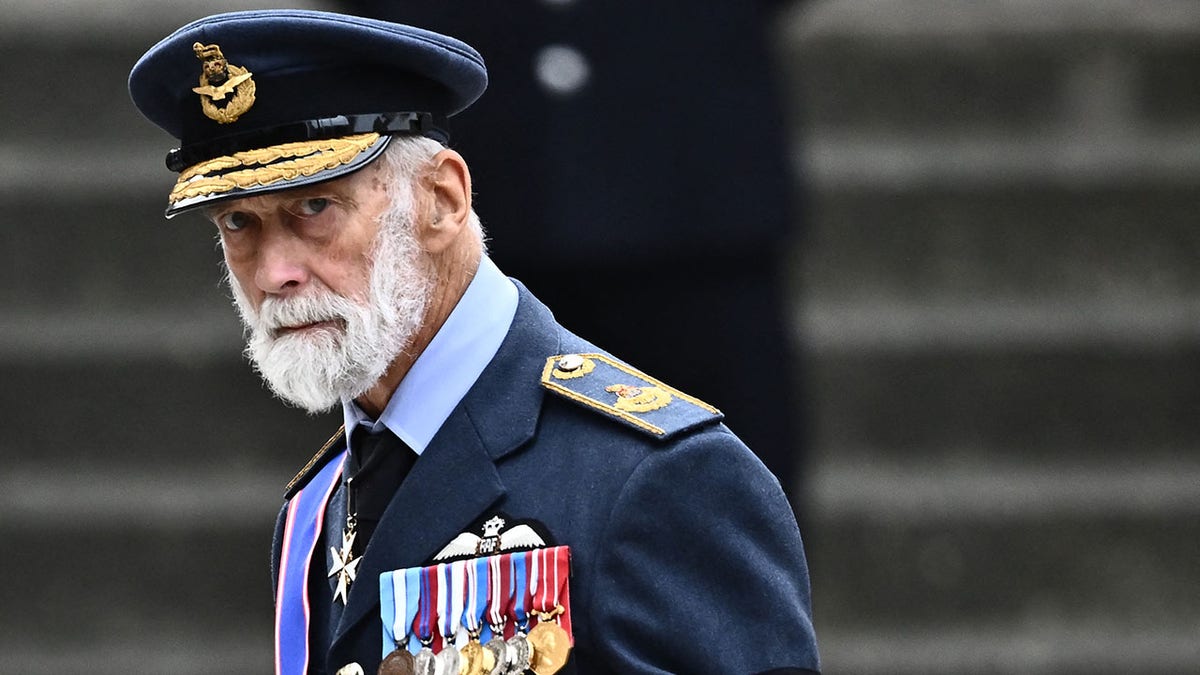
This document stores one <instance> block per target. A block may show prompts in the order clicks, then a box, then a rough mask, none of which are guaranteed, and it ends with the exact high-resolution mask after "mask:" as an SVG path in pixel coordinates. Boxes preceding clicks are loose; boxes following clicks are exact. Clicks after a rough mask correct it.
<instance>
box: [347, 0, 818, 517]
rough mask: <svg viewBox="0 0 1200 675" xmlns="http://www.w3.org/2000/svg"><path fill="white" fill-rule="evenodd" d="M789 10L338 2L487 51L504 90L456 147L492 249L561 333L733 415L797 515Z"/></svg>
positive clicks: (712, 4)
mask: <svg viewBox="0 0 1200 675" xmlns="http://www.w3.org/2000/svg"><path fill="white" fill-rule="evenodd" d="M783 4H784V3H781V2H779V1H778V0H771V1H760V0H753V1H747V0H720V1H717V0H711V1H707V2H696V1H695V0H659V1H656V2H651V3H642V4H640V5H638V6H637V7H636V8H634V7H630V6H625V5H621V4H619V3H613V2H597V1H595V0H510V1H507V2H489V1H485V0H441V1H439V2H393V1H390V0H343V1H342V9H343V10H344V11H348V12H351V13H357V14H361V15H364V16H373V17H377V18H382V19H387V20H390V21H397V22H400V23H407V24H411V25H414V26H422V27H425V28H429V29H430V30H434V31H439V32H444V33H446V34H449V35H456V36H459V37H461V39H463V40H464V41H466V42H467V43H469V44H472V45H475V46H476V48H477V49H479V51H480V53H481V54H483V56H484V59H485V60H486V61H487V63H488V68H489V70H490V73H491V81H490V82H489V89H488V92H487V94H486V95H485V96H483V97H482V98H481V99H480V101H479V102H478V103H477V104H476V106H475V107H473V108H471V109H470V110H467V111H466V112H464V114H463V115H462V116H460V117H459V118H458V119H456V120H455V124H454V129H453V134H454V141H453V146H454V148H455V149H457V150H458V151H460V152H462V153H463V155H464V156H465V157H466V158H467V160H468V161H469V162H471V166H472V167H473V174H472V175H473V177H474V178H475V184H476V185H477V186H478V192H479V193H480V212H481V213H486V214H488V215H487V222H485V223H484V225H485V226H486V227H487V228H488V231H489V233H491V234H493V235H494V241H493V242H491V244H490V249H491V255H492V257H493V258H494V259H495V260H496V262H497V264H498V265H499V266H500V267H501V268H502V269H504V270H506V271H508V272H509V273H510V274H512V275H513V276H514V277H516V278H518V279H521V280H522V281H523V282H524V283H525V284H526V285H528V286H529V288H530V290H532V291H533V292H534V293H535V294H537V295H538V296H539V297H542V298H545V301H546V303H547V304H548V305H549V306H551V307H554V312H555V316H556V318H557V319H558V320H559V321H560V322H562V324H563V325H565V326H567V327H568V328H570V329H572V330H575V331H579V332H581V333H582V334H584V335H592V336H594V337H593V338H592V339H594V340H595V341H596V342H597V343H598V344H602V345H605V348H606V349H609V350H611V351H612V352H613V353H614V354H616V355H617V356H618V357H619V358H621V359H623V360H625V361H628V362H629V363H630V364H632V365H634V366H635V367H638V368H643V369H646V370H647V371H648V372H650V374H651V375H653V376H655V377H658V378H661V379H662V380H664V381H666V382H672V383H678V384H675V385H674V386H678V387H680V388H681V389H683V390H685V391H689V392H693V393H694V395H695V396H697V397H699V398H701V399H703V400H705V401H711V402H712V403H713V405H715V406H716V407H718V408H720V409H721V410H722V412H724V413H725V415H726V422H727V423H728V424H729V425H730V427H731V428H732V429H733V430H734V431H735V432H736V433H738V434H739V435H740V436H741V437H742V438H743V440H745V441H746V444H747V445H748V446H750V448H751V449H752V450H754V452H755V453H756V454H758V456H759V457H760V458H761V459H762V460H763V462H764V463H765V464H766V465H767V467H768V468H769V469H771V471H772V472H773V473H775V475H776V476H777V477H778V478H779V479H780V481H781V482H782V484H783V486H784V489H785V490H786V491H787V492H788V494H789V498H790V499H791V501H792V503H793V506H797V505H798V504H799V502H798V498H799V494H798V487H799V485H800V480H801V475H800V471H799V469H800V465H801V459H802V451H803V448H804V442H803V434H804V432H805V428H804V425H803V422H802V420H803V414H802V410H803V409H802V407H801V405H800V404H801V401H800V397H799V396H798V395H797V393H796V391H795V389H796V387H795V383H796V381H797V359H796V358H795V356H794V349H793V344H792V331H791V330H790V327H791V325H792V321H791V316H790V304H789V302H788V298H787V296H786V289H785V284H784V280H785V269H784V264H785V261H786V259H787V255H788V254H789V252H790V244H791V243H792V242H793V238H794V236H795V233H796V224H797V223H796V220H797V213H798V210H797V209H796V208H795V207H796V203H795V200H794V197H793V187H794V185H795V183H796V178H795V176H794V175H793V172H792V164H791V161H790V152H789V134H788V133H787V127H786V126H785V123H784V115H783V109H782V102H781V101H780V97H779V96H778V93H777V92H778V85H779V82H778V81H777V77H776V75H777V71H776V68H775V67H774V65H775V62H774V59H773V58H772V54H771V53H770V49H769V43H768V36H769V33H768V31H769V28H770V26H772V25H773V21H774V19H775V14H776V11H777V10H778V9H779V7H780V6H782V5H783ZM513 167H524V170H522V171H514V170H513ZM801 515H802V513H801Z"/></svg>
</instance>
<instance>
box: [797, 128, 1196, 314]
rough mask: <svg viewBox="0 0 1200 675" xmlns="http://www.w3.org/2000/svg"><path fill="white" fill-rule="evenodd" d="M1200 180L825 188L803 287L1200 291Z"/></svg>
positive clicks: (999, 292)
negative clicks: (1198, 222) (1198, 219)
mask: <svg viewBox="0 0 1200 675" xmlns="http://www.w3.org/2000/svg"><path fill="white" fill-rule="evenodd" d="M1197 147H1198V149H1200V145H1198V146H1197ZM1198 185H1200V174H1198V175H1197V180H1196V181H1195V182H1190V183H1188V184H1182V183H1180V184H1172V183H1165V184H1159V183H1152V182H1142V183H1138V184H1127V185H1124V186H1107V187H1103V188H1101V187H1098V186H1097V187H1094V188H1078V187H1064V186H1057V185H1047V184H1040V185H1034V184H1029V185H1023V186H998V187H990V188H980V189H955V188H947V187H941V188H939V187H931V188H929V189H914V190H901V191H891V192H889V191H887V190H883V189H879V190H863V191H855V192H848V193H841V194H834V193H832V192H826V193H818V194H815V195H813V197H812V199H811V202H810V211H811V217H810V218H809V219H808V220H807V228H806V231H805V233H804V237H803V239H802V240H801V242H800V244H799V254H800V256H801V260H802V263H801V265H800V266H799V267H800V270H801V273H802V275H803V276H802V277H801V288H802V290H803V292H804V293H806V294H807V295H808V297H809V298H810V299H816V300H854V299H860V300H861V299H865V298H870V299H872V300H873V301H876V302H879V301H880V300H882V301H884V302H886V301H890V300H912V299H920V300H921V301H922V302H932V303H937V302H938V301H939V300H955V299H957V300H960V301H962V300H972V301H979V300H981V299H984V300H986V299H995V300H998V301H1001V302H1004V303H1005V304H1006V303H1007V302H1010V301H1016V302H1017V303H1020V302H1022V301H1030V300H1034V301H1036V300H1039V299H1043V298H1068V299H1071V300H1076V301H1078V300H1084V301H1092V302H1095V301H1097V300H1099V301H1103V300H1113V301H1120V300H1121V299H1123V298H1135V299H1138V300H1144V299H1149V298H1180V297H1183V298H1194V297H1200V266H1197V265H1196V264H1195V260H1196V259H1197V257H1200V233H1198V232H1197V230H1196V228H1195V227H1194V224H1193V221H1194V216H1195V213H1197V211H1200V190H1197V186H1198Z"/></svg>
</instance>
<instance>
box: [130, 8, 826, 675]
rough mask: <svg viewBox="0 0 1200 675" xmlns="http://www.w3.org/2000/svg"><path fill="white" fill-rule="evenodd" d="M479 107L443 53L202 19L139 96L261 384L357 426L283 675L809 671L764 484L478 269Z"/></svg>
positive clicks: (643, 385)
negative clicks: (211, 244) (201, 228)
mask: <svg viewBox="0 0 1200 675" xmlns="http://www.w3.org/2000/svg"><path fill="white" fill-rule="evenodd" d="M214 64H220V67H216V66H214ZM217 80H219V81H217ZM486 82H487V74H486V69H485V67H484V64H483V60H482V59H481V58H480V56H479V55H478V54H477V53H476V52H475V51H474V50H473V49H471V48H470V47H469V46H467V45H465V44H463V43H461V42H459V41H457V40H454V39H452V38H449V37H446V36H443V35H438V34H436V33H431V32H428V31H423V30H420V29H416V28H412V27H408V26H401V25H397V24H391V23H386V22H381V21H374V20H367V19H361V18H354V17H346V16H339V15H334V14H325V13H319V12H303V11H272V12H242V13H233V14H224V15H218V16H213V17H209V18H206V19H202V20H200V21H197V22H194V23H192V24H189V25H187V26H184V27H183V28H181V29H180V30H178V31H176V32H175V33H174V34H172V35H170V36H169V37H167V38H165V39H164V40H163V41H162V42H160V43H159V44H157V45H156V46H154V47H153V48H152V49H150V51H148V52H147V53H146V54H145V55H144V56H143V57H142V59H141V60H140V61H139V62H138V63H137V65H136V66H135V67H134V69H133V72H132V74H131V75H130V83H129V84H130V92H131V94H132V96H133V100H134V102H135V103H136V104H137V106H138V107H139V109H140V110H141V111H142V112H143V113H144V114H145V115H146V116H147V117H148V118H149V119H150V120H152V121H153V122H155V123H156V124H158V125H159V126H161V127H162V128H164V129H165V130H167V131H168V132H169V133H171V134H172V135H173V136H175V137H176V138H178V139H179V141H180V147H179V148H177V149H175V150H172V151H171V152H170V154H169V155H168V158H167V163H168V166H169V167H170V168H172V169H173V170H175V171H178V172H180V175H179V178H178V181H177V183H176V186H175V188H174V190H172V192H171V195H170V197H169V198H168V202H169V206H168V209H167V214H168V216H173V215H175V214H178V213H181V212H184V211H190V210H199V211H202V212H203V213H204V214H205V215H206V216H207V217H208V218H209V219H210V220H211V221H212V222H213V223H214V224H215V225H216V227H217V229H218V231H219V233H220V240H221V245H222V248H223V251H224V254H225V261H226V264H227V266H228V271H229V285H230V288H231V289H232V291H233V294H234V298H235V300H236V304H237V308H238V310H239V312H240V314H241V316H242V319H243V321H244V323H245V325H246V328H247V335H248V347H247V352H248V354H249V355H250V357H251V359H252V360H253V362H254V365H255V367H256V368H257V369H258V371H259V372H260V373H261V374H262V376H263V378H264V379H265V380H266V381H267V383H268V384H269V385H270V386H271V388H272V390H273V391H274V392H275V393H276V394H277V395H278V396H279V397H281V398H283V399H284V400H286V401H288V402H291V403H292V404H294V405H297V406H299V407H302V408H304V409H306V410H309V411H321V410H326V409H329V408H331V407H333V406H338V405H340V406H341V407H342V410H343V413H344V419H345V425H344V427H343V429H342V430H339V432H338V433H337V434H336V435H335V436H334V437H333V438H332V439H331V440H330V441H329V442H328V443H326V444H325V446H324V447H323V448H321V450H320V451H319V452H318V453H317V454H316V455H315V456H314V457H313V458H312V459H311V460H310V461H309V462H308V464H307V465H306V466H305V467H304V468H303V469H302V470H301V471H300V473H299V474H298V475H297V476H296V477H295V478H294V479H293V480H292V482H291V483H290V484H289V485H288V487H287V488H286V491H285V503H284V506H283V508H282V510H281V512H280V516H279V521H278V524H277V528H276V536H275V542H274V548H273V558H272V560H273V566H272V572H273V580H274V587H275V607H276V621H275V641H276V672H277V673H288V674H294V675H298V674H302V673H330V674H332V673H367V672H369V673H375V672H379V673H411V672H416V673H437V674H438V675H451V674H454V673H463V674H470V675H476V674H478V673H491V674H493V675H497V674H500V673H509V674H515V673H522V672H526V671H529V670H531V671H533V672H535V673H537V674H538V675H549V673H553V672H562V673H664V672H671V673H805V672H816V671H817V669H818V659H817V652H816V644H815V638H814V634H813V627H812V621H811V611H810V603H809V586H808V571H807V567H806V563H805V558H804V552H803V548H802V546H801V542H800V535H799V532H798V530H797V528H796V524H795V520H794V518H793V517H792V515H791V510H790V508H789V506H788V503H787V501H786V499H785V498H784V495H783V493H782V491H781V490H780V488H779V484H778V482H777V481H776V480H775V478H774V477H773V476H771V475H770V473H769V472H767V471H766V470H765V469H764V468H763V466H762V464H761V463H759V462H758V461H757V460H756V459H755V458H754V457H753V455H752V454H751V453H750V452H749V450H748V449H747V448H746V447H745V446H744V445H743V444H742V443H741V442H740V441H739V440H738V439H737V438H736V437H735V436H734V435H733V434H731V433H730V432H729V430H728V429H727V428H726V427H725V426H724V425H723V424H721V414H720V413H719V412H718V411H717V410H716V408H713V407H712V406H710V405H708V404H706V403H704V402H702V401H700V400H698V399H695V398H693V397H691V396H688V395H687V394H684V393H683V392H680V391H678V390H676V389H673V388H671V387H670V386H668V385H667V384H664V383H662V382H659V381H657V380H655V379H653V378H652V377H650V376H648V375H646V374H644V373H642V372H641V371H638V370H636V369H634V368H633V367H631V366H629V365H627V364H625V363H623V362H621V361H619V360H617V359H616V358H614V357H612V356H611V355H609V354H607V353H605V352H604V351H602V350H601V349H599V348H597V347H595V346H593V345H591V344H589V343H588V342H586V341H584V340H582V339H580V338H579V337H576V336H575V335H573V334H571V333H570V332H568V331H567V330H565V329H564V328H562V327H561V326H559V325H558V324H557V323H556V322H555V321H554V318H553V316H552V315H551V313H550V311H549V310H548V309H547V308H546V307H544V306H543V305H541V304H540V303H539V302H538V301H537V300H536V299H535V298H534V297H532V296H531V295H530V294H529V293H528V292H527V291H526V290H525V289H524V288H523V287H522V286H521V285H520V284H519V283H517V282H515V281H513V280H510V279H508V278H506V277H504V275H503V274H501V273H500V271H499V270H498V269H497V268H496V267H495V265H494V264H493V263H491V261H489V259H488V257H487V255H486V252H485V247H484V238H483V232H482V228H481V226H480V221H479V218H478V217H477V216H476V215H475V213H474V211H473V209H472V185H471V175H470V171H469V170H468V167H467V163H466V162H465V160H464V159H463V158H462V157H461V156H460V155H459V154H458V153H457V152H455V151H454V150H451V149H449V148H448V147H447V145H446V144H447V143H448V133H447V131H446V118H447V117H449V116H451V115H453V114H455V113H457V112H459V111H461V110H462V109H464V108H465V107H467V106H468V105H470V104H471V103H472V102H473V101H474V100H475V99H476V98H477V97H478V96H479V95H480V94H482V92H483V90H484V88H485V87H486ZM512 133H514V134H517V133H521V129H513V130H512ZM701 141H702V139H698V142H701ZM630 161H637V162H650V163H654V162H658V161H661V160H660V159H659V158H656V157H655V155H654V151H653V149H651V148H647V149H646V153H645V155H644V156H642V157H631V158H630ZM514 170H520V167H514ZM662 170H663V171H669V170H670V167H669V166H665V165H664V166H662ZM528 179H529V180H533V181H536V180H537V179H538V177H537V176H529V177H528ZM561 216H562V217H563V218H569V217H570V214H561ZM647 226H652V224H649V223H648V224H647ZM571 245H572V242H569V241H564V242H547V253H546V254H547V255H553V251H554V248H555V247H569V246H571ZM597 283H603V279H598V280H597ZM670 301H671V289H670V288H647V289H645V293H644V295H642V296H640V297H632V298H629V302H631V303H635V302H656V303H669V302H670ZM627 330H629V331H637V330H638V326H636V325H630V326H628V327H627ZM645 339H647V340H653V339H656V337H655V336H654V335H646V336H645ZM713 358H730V355H721V354H714V355H713ZM696 367H697V368H703V367H704V365H703V364H696Z"/></svg>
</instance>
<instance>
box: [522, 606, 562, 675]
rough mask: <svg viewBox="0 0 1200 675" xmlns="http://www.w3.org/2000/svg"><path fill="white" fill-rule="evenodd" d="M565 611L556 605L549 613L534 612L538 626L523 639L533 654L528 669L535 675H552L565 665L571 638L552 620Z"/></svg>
mask: <svg viewBox="0 0 1200 675" xmlns="http://www.w3.org/2000/svg"><path fill="white" fill-rule="evenodd" d="M564 611H566V610H565V609H563V606H562V605H558V606H556V607H555V608H554V610H553V611H551V612H534V614H537V617H538V625H536V626H534V627H533V630H531V631H529V636H528V637H527V638H525V639H526V640H528V641H529V646H530V647H531V648H532V650H533V654H532V655H531V656H530V657H529V668H530V670H532V671H533V672H534V673H537V675H553V674H554V673H557V672H558V671H559V670H560V669H561V668H562V667H563V666H564V665H566V663H567V657H568V656H570V654H571V638H570V636H568V635H567V631H565V630H563V628H562V626H560V625H558V622H557V621H555V620H554V617H556V616H558V615H559V614H562V613H563V612H564Z"/></svg>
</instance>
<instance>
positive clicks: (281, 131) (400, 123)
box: [167, 112, 450, 173]
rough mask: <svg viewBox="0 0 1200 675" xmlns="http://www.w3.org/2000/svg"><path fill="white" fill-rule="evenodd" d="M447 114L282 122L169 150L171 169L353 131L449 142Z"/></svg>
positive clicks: (337, 117)
mask: <svg viewBox="0 0 1200 675" xmlns="http://www.w3.org/2000/svg"><path fill="white" fill-rule="evenodd" d="M447 126H448V125H447V123H446V119H445V117H442V116H440V115H438V116H435V115H434V114H432V113H427V112H396V113H378V114H372V115H337V116H335V117H323V118H320V119H313V120H305V121H303V122H291V123H288V124H280V125H278V126H274V127H268V128H266V129H257V130H255V131H252V132H249V133H244V134H237V135H235V136H224V137H221V138H216V139H213V140H209V141H204V142H202V143H192V144H190V145H185V146H183V147H181V148H176V149H174V150H172V151H170V152H168V153H167V168H168V169H170V170H171V171H175V172H177V173H178V172H180V171H183V170H184V169H187V168H188V167H190V166H194V165H196V164H199V163H200V162H204V161H207V160H210V159H213V158H214V157H223V156H226V155H232V154H234V153H237V152H243V151H246V150H255V149H258V148H265V147H268V146H272V145H281V144H283V143H292V142H296V141H312V140H319V139H324V138H338V137H341V136H350V135H353V134H365V133H371V132H374V133H378V134H416V135H421V136H428V137H429V138H432V139H434V140H436V141H439V142H441V143H446V142H448V141H449V138H450V134H449V132H448V131H447Z"/></svg>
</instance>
